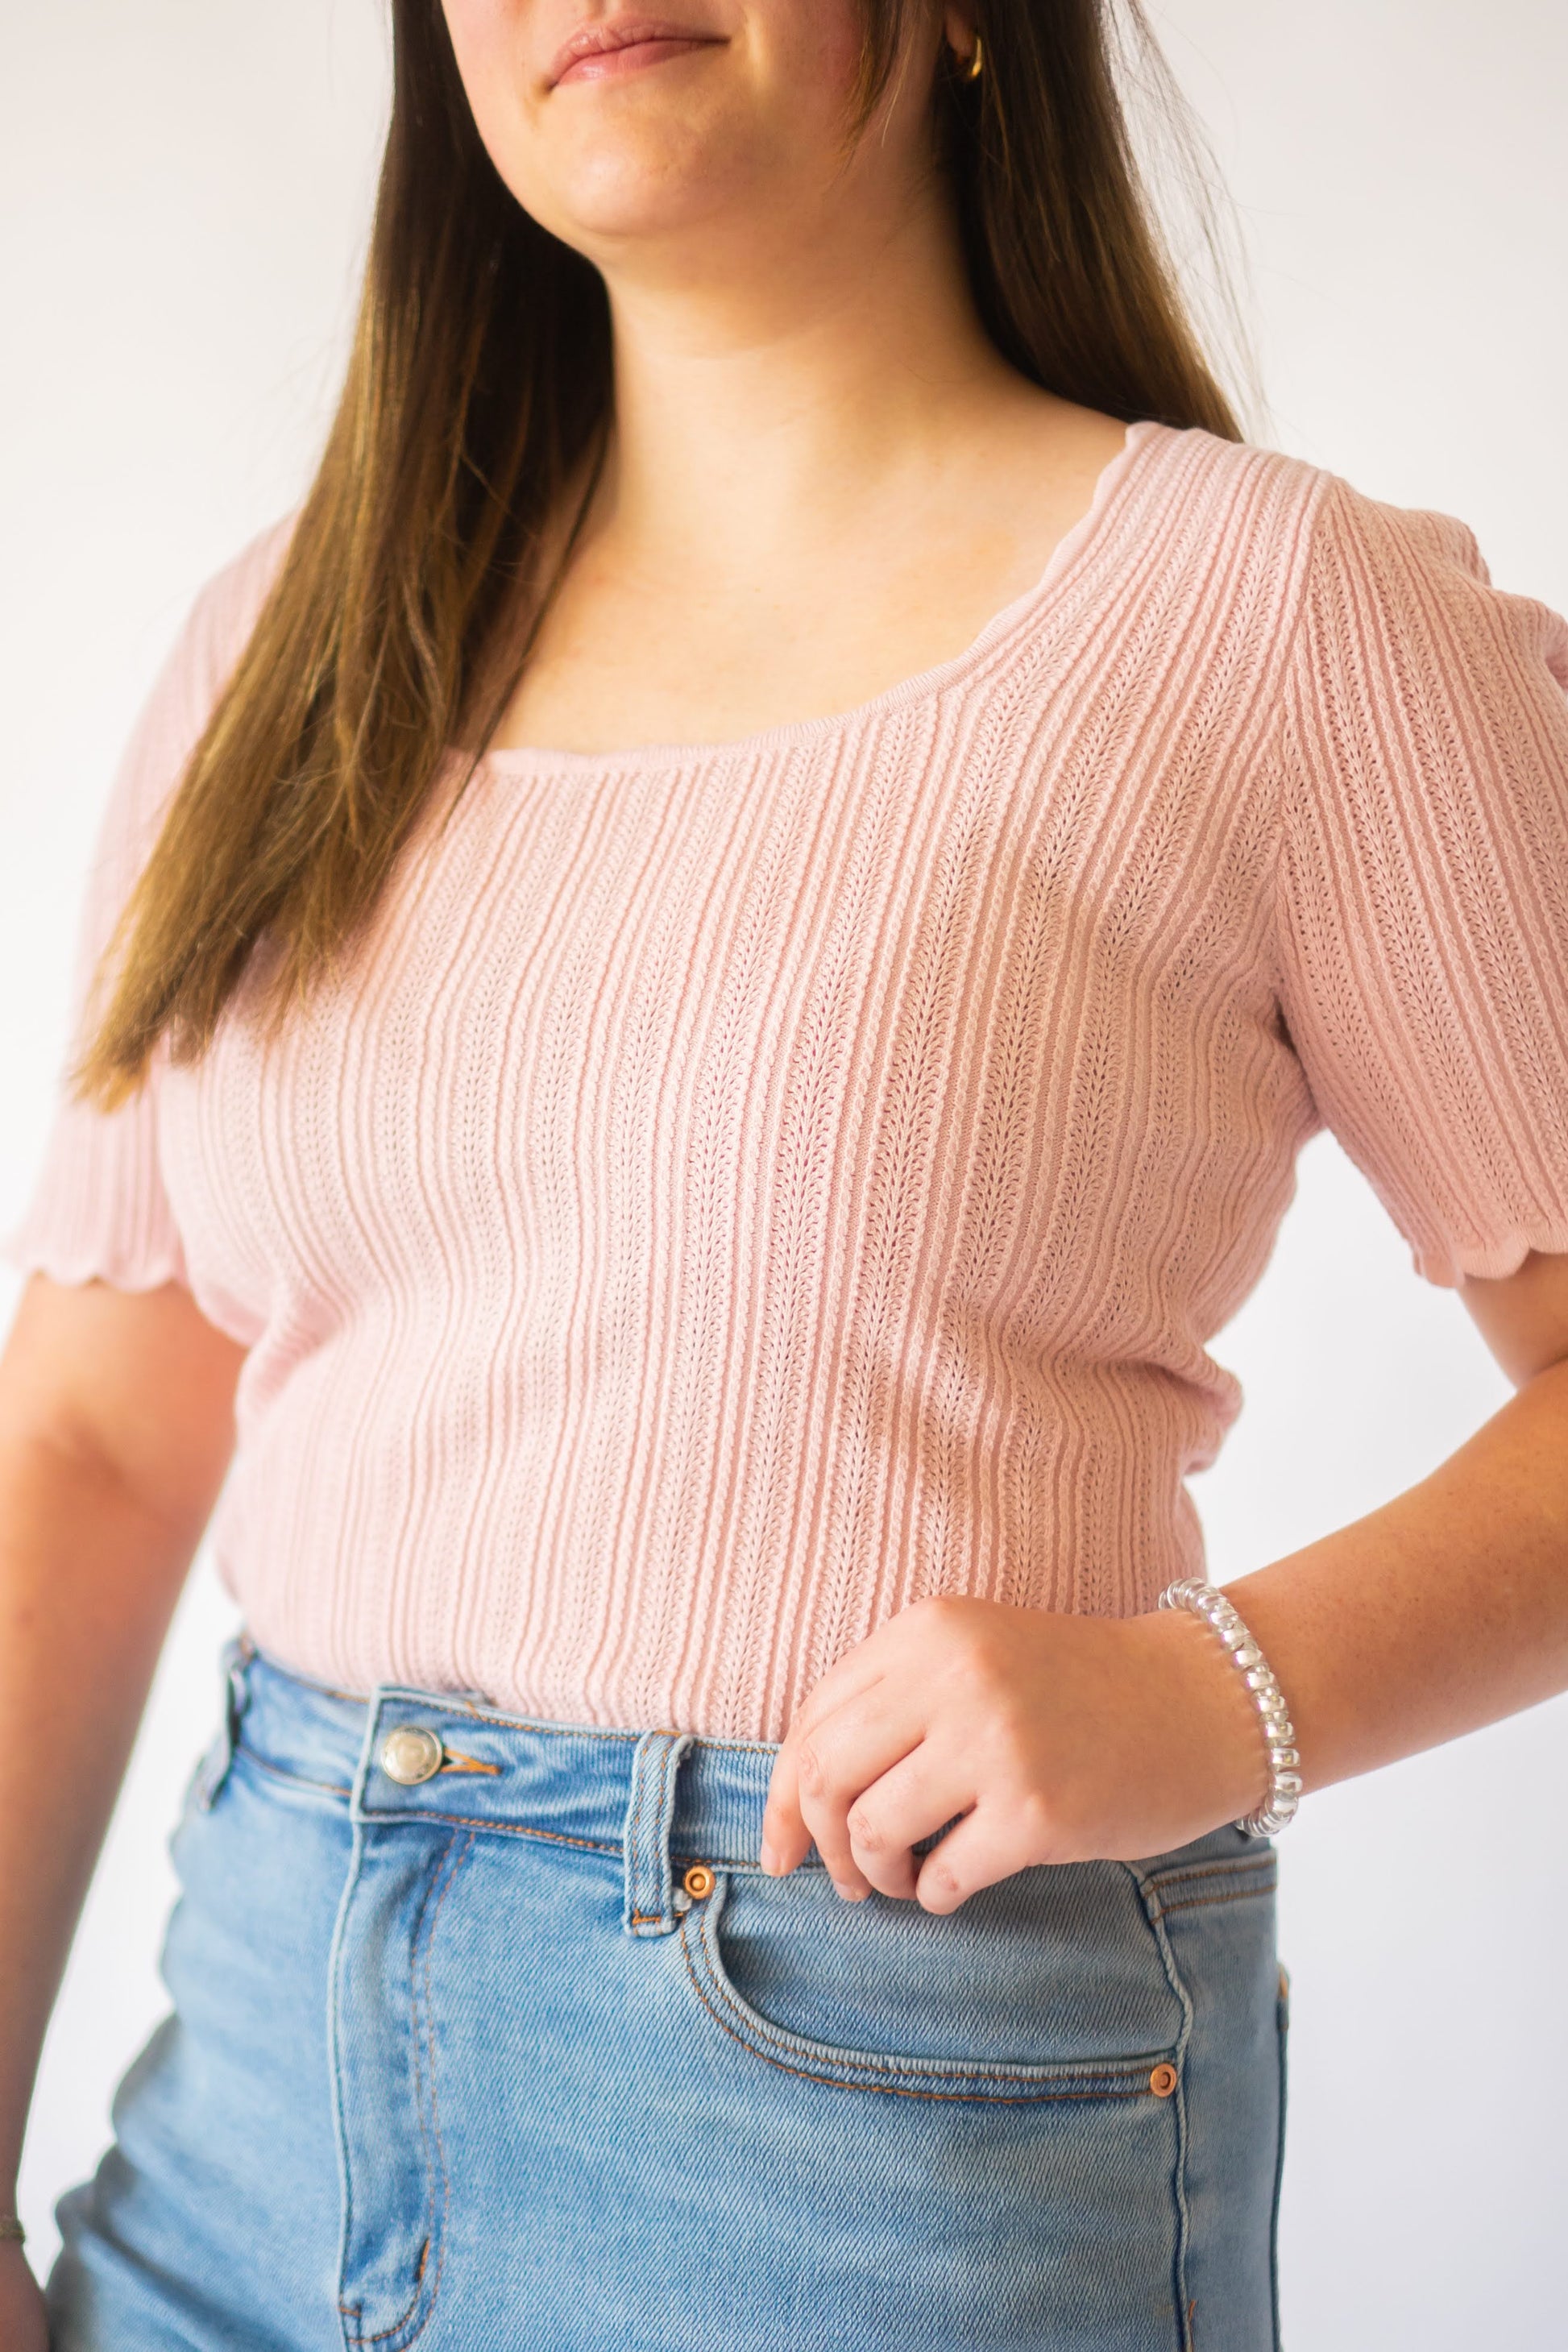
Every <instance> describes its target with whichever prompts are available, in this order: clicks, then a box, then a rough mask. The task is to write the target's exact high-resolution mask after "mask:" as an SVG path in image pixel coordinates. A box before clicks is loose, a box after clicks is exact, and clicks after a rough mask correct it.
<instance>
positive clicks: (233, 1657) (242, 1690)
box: [196, 1631, 256, 1813]
mask: <svg viewBox="0 0 1568 2352" xmlns="http://www.w3.org/2000/svg"><path fill="white" fill-rule="evenodd" d="M255 1655H256V1644H255V1643H254V1642H253V1641H252V1640H251V1638H250V1635H249V1634H248V1633H246V1632H244V1631H241V1632H240V1633H237V1634H236V1635H235V1636H234V1638H233V1639H232V1640H231V1641H227V1642H226V1643H224V1645H223V1649H222V1651H221V1653H220V1655H219V1663H220V1664H221V1665H222V1667H223V1720H222V1722H221V1723H220V1725H219V1726H218V1729H217V1734H216V1738H214V1740H213V1742H212V1745H211V1746H210V1747H209V1748H208V1749H207V1752H206V1754H205V1757H204V1758H203V1759H202V1762H201V1766H200V1769H199V1770H198V1772H197V1775H196V1804H197V1807H198V1809H199V1810H200V1811H202V1812H204V1813H207V1812H210V1811H212V1809H213V1807H214V1805H215V1804H216V1802H217V1798H218V1791H219V1790H221V1788H222V1787H223V1784H224V1782H225V1781H226V1780H227V1778H228V1768H229V1766H230V1765H231V1764H232V1763H233V1761H234V1751H235V1748H237V1746H238V1744H239V1725H240V1718H241V1717H242V1716H243V1715H244V1713H245V1710H246V1708H247V1706H248V1705H249V1703H250V1684H249V1681H248V1679H247V1672H246V1670H247V1667H248V1665H249V1664H250V1661H251V1659H252V1658H253V1657H254V1656H255Z"/></svg>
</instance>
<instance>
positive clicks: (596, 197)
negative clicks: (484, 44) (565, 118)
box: [517, 142, 744, 261]
mask: <svg viewBox="0 0 1568 2352" xmlns="http://www.w3.org/2000/svg"><path fill="white" fill-rule="evenodd" d="M743 187H744V175H743V174H734V175H731V173H726V172H721V171H717V170H715V168H714V167H713V164H712V163H711V161H710V160H709V159H705V158H702V157H694V156H692V155H690V154H689V153H681V154H672V153H670V152H668V149H666V150H665V152H662V153H658V154H650V153H633V152H628V150H627V147H626V143H625V142H620V143H618V144H617V146H616V149H615V151H614V152H613V153H606V154H603V155H599V156H590V157H584V158H583V159H582V163H581V168H580V169H578V170H576V171H574V172H573V173H570V174H569V175H563V178H562V179H560V180H557V181H556V182H555V183H554V184H553V185H552V187H551V189H550V192H549V201H548V203H547V204H545V205H535V204H530V203H529V201H528V193H525V192H524V191H521V190H519V191H517V194H519V196H520V198H521V202H522V203H523V205H525V206H526V208H527V209H528V210H529V211H530V212H531V213H532V214H533V216H534V218H535V219H536V220H538V221H540V222H542V225H543V226H544V227H546V228H547V229H549V230H550V232H551V234H552V236H558V237H560V238H561V239H562V240H563V243H565V244H567V245H571V246H574V247H576V248H577V250H578V251H579V252H580V253H584V254H586V255H587V256H588V257H589V258H590V259H591V260H594V261H607V260H608V259H610V258H611V257H612V256H613V257H615V258H616V260H617V261H625V260H627V259H630V258H631V257H634V256H635V255H636V253H637V248H638V247H646V248H647V251H648V252H649V254H650V255H651V254H652V253H653V252H655V251H656V250H658V249H659V248H661V247H665V248H668V246H669V244H670V242H671V240H674V241H676V242H677V243H679V242H680V241H682V240H683V239H685V238H686V237H691V238H693V239H696V240H698V241H700V238H701V236H702V233H703V230H704V228H705V227H710V226H713V225H715V224H717V223H719V222H721V221H726V220H728V221H732V220H733V216H734V209H735V205H736V202H737V200H738V199H740V198H741V197H742V191H743Z"/></svg>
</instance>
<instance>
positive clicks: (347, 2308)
mask: <svg viewBox="0 0 1568 2352" xmlns="http://www.w3.org/2000/svg"><path fill="white" fill-rule="evenodd" d="M473 1843H474V1841H473V1836H472V1834H471V1833H470V1834H469V1835H468V1837H467V1838H465V1839H464V1840H463V1842H462V1843H461V1845H460V1846H459V1845H458V1840H457V1839H456V1838H454V1839H453V1840H452V1842H451V1844H450V1845H448V1847H447V1853H446V1854H445V1855H444V1856H443V1857H442V1859H443V1862H445V1861H447V1860H448V1859H450V1857H451V1854H452V1848H453V1847H454V1846H457V1847H458V1853H457V1859H456V1860H455V1861H453V1862H452V1866H451V1868H450V1870H448V1871H447V1877H446V1883H445V1884H444V1885H443V1886H442V1888H441V1892H440V1894H439V1895H437V1901H436V1908H435V1909H434V1911H432V1912H431V1914H430V1927H429V1931H428V1933H427V1934H426V1937H425V2040H426V2053H427V2059H428V2069H429V2071H428V2076H427V2080H428V2083H429V2093H430V2120H431V2122H432V2123H433V2124H434V2126H435V2128H436V2152H437V2159H438V2163H439V2167H440V2173H441V2243H440V2245H439V2247H438V2248H437V2254H436V2275H435V2277H434V2278H433V2279H432V2280H431V2282H430V2303H429V2307H428V2309H427V2310H426V2314H425V2316H424V2318H423V2319H422V2320H421V2321H420V2322H419V2325H418V2326H417V2327H416V2329H415V2331H414V2333H413V2335H412V2336H410V2337H409V2338H408V2342H409V2344H416V2343H417V2342H418V2340H419V2338H420V2336H423V2335H424V2333H425V2330H426V2327H428V2326H429V2325H430V2320H431V2316H432V2315H433V2314H434V2312H435V2309H436V2297H437V2294H438V2293H439V2291H440V2285H441V2271H442V2266H443V2264H444V2263H445V2262H446V2259H447V2213H448V2211H449V2210H450V2208H451V2201H452V2183H451V2179H450V2177H449V2176H448V2174H447V2152H446V2146H445V2143H444V2142H443V2140H442V2137H441V2112H440V2102H439V2100H438V2098H437V2092H436V2025H435V2018H434V2015H433V2011H432V2004H431V2000H430V1955H431V1951H432V1948H433V1947H434V1944H435V1940H436V1923H437V1919H439V1917H440V1916H441V1906H442V1904H443V1903H445V1902H446V1900H447V1895H449V1894H450V1893H451V1891H452V1888H453V1885H455V1883H456V1881H457V1876H458V1871H459V1870H460V1869H461V1867H462V1865H463V1864H464V1863H465V1862H466V1861H467V1860H468V1854H469V1853H470V1851H471V1849H472V1847H473ZM437 1875H438V1874H437ZM435 1886H436V1881H435V1880H434V1879H432V1881H431V1883H430V1885H429V1886H428V1887H426V1891H425V1903H424V1904H422V1905H421V1906H420V1916H419V1918H418V1919H417V1920H416V1923H415V1928H414V1949H415V1950H416V1951H417V1950H418V1948H419V1937H420V1934H421V1932H422V1931H423V1929H424V1924H425V1921H424V1913H425V1905H426V1904H428V1902H429V1900H430V1896H431V1895H432V1894H433V1893H434V1892H435ZM408 2003H409V2011H410V2021H411V2023H412V2024H413V2026H414V2032H415V2048H416V2050H417V2048H418V2016H417V2012H416V2009H415V1996H414V1990H413V1985H412V1983H411V1985H410V1988H409V1997H408ZM417 2088H418V2073H417V2069H416V2090H417ZM419 2137H420V2138H421V2139H424V2138H425V2137H426V2133H425V2116H424V2111H423V2101H421V2103H420V2116H419ZM429 2252H430V2241H429V2239H428V2237H426V2241H425V2243H424V2245H423V2246H422V2248H421V2249H420V2254H419V2263H418V2267H417V2269H416V2271H415V2273H414V2293H413V2294H412V2295H411V2296H410V2297H409V2299H408V2301H407V2303H405V2305H404V2307H403V2310H402V2312H401V2314H400V2315H399V2316H398V2317H397V2318H396V2319H395V2320H394V2321H393V2322H392V2325H391V2326H389V2327H378V2328H377V2329H376V2331H375V2333H374V2335H373V2336H362V2335H361V2334H360V2333H359V2331H358V2329H357V2328H356V2329H355V2331H354V2342H355V2343H356V2344H362V2345H363V2344H381V2343H384V2342H385V2340H386V2338H387V2337H388V2336H395V2335H397V2333H398V2332H399V2330H400V2329H402V2328H404V2327H406V2326H407V2325H408V2321H409V2318H410V2316H411V2315H412V2314H413V2313H414V2312H415V2310H416V2308H417V2307H418V2304H419V2298H420V2294H421V2286H422V2282H423V2279H424V2276H425V2265H426V2260H427V2258H428V2256H429ZM338 2308H339V2309H340V2311H342V2312H343V2313H344V2314H345V2315H351V2314H352V2315H353V2316H354V2317H355V2318H357V2317H358V2316H359V2315H360V2314H361V2313H363V2309H364V2305H363V2303H356V2304H340V2305H339V2306H338Z"/></svg>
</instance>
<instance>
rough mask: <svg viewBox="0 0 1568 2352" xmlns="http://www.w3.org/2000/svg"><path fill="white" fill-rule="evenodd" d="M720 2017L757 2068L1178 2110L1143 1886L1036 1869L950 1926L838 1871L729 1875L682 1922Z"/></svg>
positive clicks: (1006, 1883) (1161, 1962)
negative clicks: (842, 1886)
mask: <svg viewBox="0 0 1568 2352" xmlns="http://www.w3.org/2000/svg"><path fill="white" fill-rule="evenodd" d="M680 1932H681V1940H682V1945H683V1948H684V1954H685V1959H686V1966H687V1969H688V1972H689V1978H690V1981H691V1986H692V1990H693V1991H694V1993H695V1996H696V1998H697V2000H698V2001H699V2003H700V2006H701V2009H702V2011H704V2013H705V2014H706V2016H707V2018H708V2019H709V2020H710V2022H711V2023H712V2025H713V2026H715V2027H716V2028H718V2029H721V2031H722V2032H725V2033H727V2034H729V2035H730V2036H731V2038H732V2039H733V2040H734V2041H736V2042H740V2043H742V2045H743V2046H744V2047H745V2048H746V2049H748V2050H750V2051H751V2052H752V2053H753V2054H754V2055H755V2056H756V2057H758V2058H760V2059H763V2060H765V2061H766V2062H767V2063H769V2064H771V2065H773V2066H778V2067H782V2068H784V2070H785V2071H786V2072H788V2073H790V2074H801V2075H805V2076H808V2077H810V2078H812V2079H814V2080H816V2081H819V2082H826V2083H834V2084H841V2085H843V2086H845V2087H847V2088H854V2089H859V2090H869V2091H883V2092H891V2093H894V2094H898V2095H903V2096H914V2097H926V2098H933V2099H992V2100H1006V2101H1026V2100H1041V2099H1067V2098H1072V2099H1092V2098H1165V2097H1168V2096H1169V2095H1170V2094H1171V2093H1172V2092H1173V2090H1174V2089H1175V2087H1176V2083H1177V2079H1178V2072H1177V2070H1178V2066H1179V2063H1180V2054H1181V2049H1182V2044H1183V2040H1184V2021H1185V2015H1186V2010H1185V2003H1184V1999H1183V1996H1182V1994H1181V1992H1180V1990H1178V1986H1177V1983H1176V1979H1175V1977H1174V1974H1173V1969H1172V1968H1171V1966H1170V1965H1169V1954H1168V1951H1167V1948H1166V1946H1165V1943H1164V1938H1163V1933H1162V1931H1161V1929H1160V1928H1159V1927H1158V1925H1157V1923H1156V1920H1155V1919H1154V1918H1153V1917H1152V1916H1151V1914H1150V1911H1149V1909H1148V1907H1147V1906H1146V1905H1145V1902H1144V1899H1143V1895H1142V1889H1141V1886H1140V1884H1139V1881H1138V1878H1137V1876H1136V1874H1134V1873H1133V1872H1131V1870H1129V1869H1127V1868H1125V1867H1124V1866H1123V1865H1122V1864H1119V1863H1079V1864H1058V1865H1052V1866H1045V1865H1041V1866H1037V1867H1034V1868H1031V1869H1028V1870H1024V1871H1020V1872H1017V1873H1016V1874H1015V1875H1013V1876H1012V1877H1009V1878H1005V1879H1003V1880H1002V1881H1000V1882H999V1883H998V1884H997V1885H994V1886H989V1887H984V1888H982V1889H981V1890H980V1892H979V1893H978V1894H976V1895H972V1896H971V1897H970V1898H969V1900H968V1902H966V1903H965V1904H964V1905H963V1906H962V1907H961V1909H959V1910H958V1911H955V1912H952V1913H950V1914H947V1915H946V1916H935V1915H933V1914H931V1913H930V1912H927V1911H923V1910H921V1907H920V1906H919V1905H917V1904H915V1903H913V1902H899V1901H896V1900H894V1899H893V1898H891V1897H889V1896H886V1895H877V1894H873V1895H868V1897H867V1898H866V1900H865V1901H864V1902H862V1903H854V1904H851V1903H846V1902H845V1901H844V1900H843V1899H842V1898H841V1897H840V1896H839V1895H837V1894H836V1893H835V1892H834V1890H833V1887H832V1885H831V1882H830V1881H829V1879H828V1878H827V1876H826V1873H825V1872H822V1871H819V1870H811V1869H805V1870H800V1871H797V1872H795V1873H794V1874H791V1875H790V1876H789V1877H787V1878H784V1879H773V1878H769V1877H766V1876H763V1875H762V1874H752V1873H731V1872H726V1871H724V1870H722V1869H718V1870H716V1871H715V1873H714V1876H713V1884H712V1887H711V1891H710V1893H709V1894H708V1895H705V1896H704V1897H703V1898H702V1899H701V1900H700V1901H698V1902H695V1903H693V1905H692V1906H691V1908H690V1909H689V1911H687V1912H686V1913H685V1915H684V1916H683V1918H682V1921H681V1930H680Z"/></svg>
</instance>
